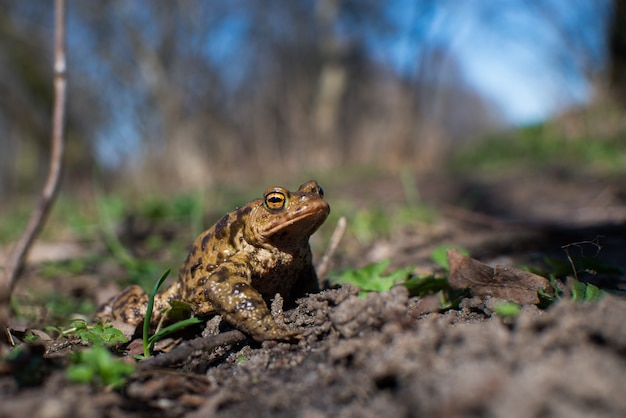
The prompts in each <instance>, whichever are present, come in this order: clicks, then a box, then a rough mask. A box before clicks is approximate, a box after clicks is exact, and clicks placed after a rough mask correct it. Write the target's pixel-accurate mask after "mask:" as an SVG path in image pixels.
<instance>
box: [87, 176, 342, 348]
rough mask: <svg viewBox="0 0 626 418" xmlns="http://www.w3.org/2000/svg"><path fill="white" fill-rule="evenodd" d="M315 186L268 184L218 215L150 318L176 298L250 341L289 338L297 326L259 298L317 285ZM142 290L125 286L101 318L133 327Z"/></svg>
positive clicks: (322, 213)
mask: <svg viewBox="0 0 626 418" xmlns="http://www.w3.org/2000/svg"><path fill="white" fill-rule="evenodd" d="M323 196H324V194H323V191H322V188H321V187H320V186H319V185H318V184H317V182H316V181H314V180H312V181H309V182H307V183H304V184H303V185H301V186H300V188H299V189H298V191H297V192H293V193H291V192H289V191H288V190H287V189H285V188H283V187H271V188H269V189H267V190H266V191H265V193H264V194H263V198H261V199H256V200H254V201H252V202H250V203H248V204H246V205H245V206H242V207H240V208H238V209H236V210H234V211H232V212H230V213H228V214H227V215H226V216H224V217H223V218H222V219H220V220H219V221H218V222H217V223H216V224H215V225H214V226H213V227H211V228H210V229H208V230H206V231H204V232H203V233H202V234H200V236H199V237H198V238H197V239H196V241H195V242H194V243H193V245H192V247H191V251H190V253H189V255H188V256H187V259H186V260H185V262H184V263H183V265H182V266H181V269H180V273H179V278H178V280H177V281H176V282H175V283H173V284H172V285H171V286H170V287H169V288H168V289H166V290H164V291H163V292H160V293H159V294H157V296H156V298H155V303H154V313H153V317H152V323H153V324H154V323H156V322H157V321H158V320H159V319H160V316H161V315H162V312H163V311H165V310H166V309H167V308H168V307H169V302H170V301H182V302H185V303H187V304H189V305H190V306H191V309H192V310H193V312H194V313H195V314H196V315H199V316H203V315H207V314H211V313H217V314H220V315H222V316H223V317H224V318H225V319H226V320H227V321H228V322H229V323H230V324H231V325H233V326H235V327H236V328H238V329H239V330H241V331H243V332H245V333H246V334H249V335H250V336H252V337H253V338H254V339H255V340H257V341H264V340H288V339H291V338H294V337H296V336H297V335H298V334H299V333H298V332H297V331H288V330H284V329H282V328H280V327H279V326H278V325H277V324H276V322H275V321H274V318H273V317H272V315H271V314H270V311H269V309H268V307H267V304H266V302H267V301H268V300H269V298H271V297H273V296H274V295H275V294H276V293H281V295H284V296H290V297H297V296H301V295H304V294H305V293H307V292H312V291H315V290H319V287H318V282H317V276H316V274H315V269H314V268H313V264H312V259H311V250H310V248H309V237H310V236H311V235H312V234H313V233H314V232H315V231H316V230H317V229H318V228H319V226H320V225H322V223H324V221H325V220H326V217H327V216H328V214H329V212H330V207H329V205H328V203H327V202H326V201H325V200H324V199H323ZM147 304H148V295H147V294H146V293H145V292H144V291H143V289H141V288H140V287H139V286H136V285H135V286H131V287H129V288H127V289H125V290H124V291H123V292H122V293H121V294H120V295H119V296H117V297H116V298H114V299H113V300H112V301H110V302H109V303H108V304H107V305H105V306H104V307H103V309H102V310H101V312H100V314H99V315H98V316H99V317H100V318H102V319H115V320H120V321H123V322H126V323H129V324H132V325H137V324H139V323H141V322H142V321H143V318H144V317H145V313H146V307H147Z"/></svg>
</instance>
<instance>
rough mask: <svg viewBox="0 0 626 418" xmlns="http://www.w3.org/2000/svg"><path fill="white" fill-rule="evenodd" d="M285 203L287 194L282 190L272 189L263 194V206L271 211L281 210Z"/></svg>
mask: <svg viewBox="0 0 626 418" xmlns="http://www.w3.org/2000/svg"><path fill="white" fill-rule="evenodd" d="M286 203H287V196H286V195H285V193H283V192H278V191H273V192H269V193H267V194H266V195H265V207H266V208H268V209H269V210H271V211H276V210H281V209H283V208H284V207H285V204H286Z"/></svg>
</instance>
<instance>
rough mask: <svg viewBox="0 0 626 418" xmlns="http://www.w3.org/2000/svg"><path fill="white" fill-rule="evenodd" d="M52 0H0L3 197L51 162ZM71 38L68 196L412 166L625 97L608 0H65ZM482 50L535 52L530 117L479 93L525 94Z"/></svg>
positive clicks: (36, 181) (623, 58)
mask: <svg viewBox="0 0 626 418" xmlns="http://www.w3.org/2000/svg"><path fill="white" fill-rule="evenodd" d="M52 7H53V4H52V2H42V1H30V0H20V1H14V0H0V10H1V13H0V201H2V202H3V204H2V206H6V205H7V203H8V202H11V201H12V199H13V198H15V197H17V196H20V195H22V196H23V195H31V196H32V194H33V193H36V192H38V191H39V189H40V188H41V185H42V184H43V181H44V178H45V174H46V172H47V167H48V158H49V156H48V153H49V137H50V125H51V120H50V119H51V104H52V95H53V90H52V68H51V67H52V64H51V63H52V34H53V25H52V22H53V11H52ZM468 22H469V23H468ZM476 28H479V29H480V31H481V33H482V34H483V37H482V38H473V39H482V41H481V42H478V41H476V42H474V41H473V42H472V43H468V42H465V41H464V39H465V38H464V37H466V36H468V32H471V31H472V30H476ZM67 45H68V66H69V74H68V87H69V90H68V93H69V94H68V103H69V109H68V134H67V137H68V144H67V155H66V163H67V166H66V171H65V177H64V183H63V186H62V188H63V190H64V192H65V193H67V191H68V190H71V191H73V192H76V193H79V194H80V192H81V191H88V190H89V189H90V187H91V182H92V180H93V179H94V176H96V174H95V171H94V167H98V170H97V171H98V174H97V175H98V176H99V177H100V178H104V179H106V183H107V186H115V185H118V186H123V187H125V188H127V189H129V190H131V191H138V190H139V191H152V192H156V191H158V192H161V193H172V192H179V191H185V190H194V189H199V188H208V187H211V186H214V185H220V184H241V183H244V184H246V183H253V184H255V185H256V184H259V183H260V182H263V181H270V180H272V181H274V180H279V181H281V182H282V183H284V184H285V185H286V186H288V187H295V186H297V184H299V182H300V181H301V180H306V179H307V178H308V177H317V176H319V175H320V173H323V172H332V171H333V170H337V169H338V168H342V169H343V170H345V169H346V167H348V168H349V167H364V166H365V167H377V168H379V169H382V170H388V171H389V172H398V171H399V170H400V169H408V170H411V171H412V172H416V173H420V172H425V171H429V170H433V169H436V168H437V167H440V166H442V164H444V163H445V161H446V160H447V159H448V158H449V157H450V156H451V155H452V154H453V153H454V151H455V150H457V149H459V148H461V147H465V146H467V145H468V144H471V143H472V141H475V140H477V138H481V137H484V136H485V135H486V134H488V133H490V132H494V131H502V130H506V129H511V128H514V127H516V126H519V125H523V124H527V123H535V122H541V120H540V119H541V118H542V117H545V118H548V117H553V116H555V115H558V114H564V113H566V112H567V111H568V110H569V109H571V108H575V107H580V106H584V105H589V104H590V103H597V102H602V103H611V104H612V105H611V106H612V107H611V109H620V107H619V106H621V105H624V104H625V103H626V2H624V1H620V0H613V1H610V0H600V1H597V0H586V1H577V2H571V1H566V0H530V1H529V0H508V1H503V2H492V1H486V0H482V1H481V0H475V1H469V2H462V5H461V2H458V1H432V0H392V1H385V2H383V1H377V0H360V1H356V0H292V1H278V0H265V1H250V0H235V1H201V0H195V1H194V0H185V1H138V0H130V1H129V0H108V1H85V0H82V1H81V0H70V1H68V39H67ZM485 48H491V50H494V49H496V50H497V48H501V50H500V56H501V58H502V61H505V60H507V59H510V58H511V56H513V55H515V54H525V55H527V56H531V57H535V61H529V62H537V61H539V62H542V63H543V64H542V65H543V66H542V67H539V66H537V67H532V65H530V66H529V67H528V68H520V70H521V71H523V72H525V73H526V75H527V77H530V78H536V79H537V80H542V79H543V82H544V85H549V86H550V88H548V89H544V91H541V92H539V93H536V94H534V95H535V96H536V97H531V100H535V101H539V102H545V103H543V104H544V105H545V109H544V110H545V111H544V112H543V114H540V115H539V116H537V117H535V120H523V119H522V120H519V119H516V118H515V116H514V115H512V114H510V113H509V112H507V110H506V108H505V106H503V104H502V101H501V99H498V97H496V96H494V95H493V94H490V93H489V92H488V91H486V90H485V89H482V90H481V88H480V86H479V84H480V83H477V82H476V80H477V79H478V80H482V81H481V82H482V84H483V85H484V84H487V85H489V84H490V83H491V84H492V85H495V86H497V88H498V89H500V90H502V91H504V90H507V89H509V88H510V89H511V91H512V92H520V93H519V101H523V100H528V95H529V94H530V95H531V96H532V95H533V93H532V92H537V88H536V87H535V90H532V89H530V87H531V86H529V87H528V89H526V88H525V86H524V85H520V84H521V83H520V82H519V81H518V80H507V79H504V80H502V79H501V77H498V76H497V75H494V74H492V73H490V71H489V69H490V68H496V67H498V60H497V59H496V60H495V61H494V62H488V61H485V60H482V59H481V58H480V57H482V55H481V54H482V51H483V50H484V49H485ZM468 56H469V57H475V60H474V61H473V65H474V68H481V70H478V73H481V74H478V75H477V74H476V71H474V74H473V75H471V76H470V74H469V70H468V68H469V64H468V62H472V61H471V60H469V61H468V58H467V57H468ZM479 64H481V65H482V67H481V66H478V67H477V65H479ZM545 68H548V69H549V70H548V72H547V73H546V70H545ZM477 77H478V78H477ZM481 77H482V78H481ZM511 94H513V99H511V98H510V97H511ZM511 94H509V96H508V97H509V98H508V99H507V100H509V101H511V100H513V101H515V100H516V99H515V97H514V95H515V93H511ZM620 104H621V105H620ZM613 105H615V107H613ZM617 112H622V111H621V110H617ZM619 114H620V115H622V113H619ZM531 119H532V118H531ZM617 119H619V117H618V118H617ZM599 123H600V124H602V122H599ZM587 128H588V127H587V126H586V125H585V124H584V123H583V124H582V125H581V124H580V123H578V124H575V126H574V128H573V129H574V131H573V133H572V135H576V136H579V137H580V136H585V135H587V133H586V132H585V129H587ZM568 132H569V131H568ZM568 132H566V133H568ZM294 177H296V178H297V180H293V179H294Z"/></svg>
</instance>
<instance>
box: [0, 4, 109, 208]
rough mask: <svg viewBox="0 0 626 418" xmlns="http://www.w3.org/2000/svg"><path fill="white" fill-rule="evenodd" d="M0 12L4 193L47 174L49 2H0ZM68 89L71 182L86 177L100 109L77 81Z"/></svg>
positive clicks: (0, 186) (28, 186) (35, 184)
mask: <svg viewBox="0 0 626 418" xmlns="http://www.w3.org/2000/svg"><path fill="white" fill-rule="evenodd" d="M0 10H2V11H3V12H2V13H0V180H1V181H0V196H3V195H4V196H6V195H10V194H13V193H16V192H32V191H34V190H38V189H39V188H40V186H41V184H43V181H44V177H45V173H46V172H47V162H48V159H49V158H48V153H49V147H50V135H51V120H50V115H51V108H52V99H53V97H52V90H53V86H52V53H51V51H52V38H51V36H50V34H51V33H52V19H53V3H45V4H39V3H33V2H13V1H10V0H2V1H0ZM69 88H70V100H69V103H68V106H69V107H68V115H67V116H68V129H67V135H68V142H67V153H66V159H67V163H68V164H67V167H68V170H67V172H66V175H67V177H68V178H69V179H70V181H73V184H74V185H77V184H79V183H81V182H82V181H83V180H84V179H85V178H89V176H90V175H91V169H92V167H93V162H94V160H95V154H94V152H93V148H92V146H93V143H92V142H91V141H90V140H89V138H90V137H92V136H93V135H94V133H95V132H97V130H98V129H99V128H100V123H101V122H102V119H103V117H104V109H103V107H102V105H101V104H100V103H99V101H98V99H97V98H98V95H97V94H96V91H94V90H93V88H90V86H89V85H85V84H84V83H82V82H81V81H80V79H77V78H73V79H71V80H70V81H69ZM87 112H88V113H87ZM85 174H86V176H85Z"/></svg>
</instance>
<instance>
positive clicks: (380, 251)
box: [0, 175, 626, 418]
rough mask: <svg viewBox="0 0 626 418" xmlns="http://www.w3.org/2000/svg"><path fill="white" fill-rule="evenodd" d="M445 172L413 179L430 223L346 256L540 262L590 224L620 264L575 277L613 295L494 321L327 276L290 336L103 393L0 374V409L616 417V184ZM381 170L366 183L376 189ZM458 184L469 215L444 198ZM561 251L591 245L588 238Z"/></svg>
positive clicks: (53, 379) (486, 311)
mask: <svg viewBox="0 0 626 418" xmlns="http://www.w3.org/2000/svg"><path fill="white" fill-rule="evenodd" d="M389 181H390V180H389ZM445 181H446V180H445V179H425V180H424V182H425V184H424V185H423V186H422V188H421V190H422V191H423V192H422V196H421V197H422V198H423V199H424V200H426V201H428V202H432V203H433V204H435V205H438V207H439V208H441V211H442V213H444V216H443V217H442V220H441V221H439V222H437V223H435V224H433V225H428V226H420V227H407V228H405V229H402V230H400V231H397V232H396V233H394V234H393V235H392V236H391V237H388V238H386V239H380V240H377V241H376V242H375V243H373V244H372V246H371V248H369V249H368V251H367V252H366V254H361V255H360V257H359V259H361V260H373V259H381V258H384V257H386V256H391V258H392V263H393V265H394V266H407V265H417V266H420V268H428V266H429V265H430V264H432V262H431V261H430V260H429V255H430V253H431V252H432V248H434V246H436V245H438V244H441V243H451V244H455V245H458V246H461V247H465V248H467V249H469V250H470V252H471V253H472V256H473V257H475V258H477V259H479V260H481V261H483V262H486V263H490V264H505V265H521V264H527V263H529V264H533V263H537V264H541V260H542V259H543V258H544V257H545V256H557V257H561V258H563V259H565V253H564V250H563V248H562V246H564V245H567V244H572V243H577V242H583V241H593V240H595V239H596V238H597V237H598V236H601V237H600V238H598V239H599V242H600V244H601V245H602V249H601V251H600V252H599V253H598V254H597V257H598V258H599V259H601V260H603V261H605V262H607V263H612V264H613V265H617V266H621V268H622V271H617V272H615V273H613V274H597V273H596V272H593V271H586V272H581V273H580V274H581V277H580V278H581V279H583V280H586V281H591V282H595V283H597V284H599V285H601V286H602V287H604V288H607V289H611V290H613V291H614V293H616V294H618V295H609V296H607V297H604V298H603V299H601V300H600V301H597V302H587V303H580V302H571V301H568V300H561V301H559V302H558V303H556V304H554V305H553V306H551V307H550V308H549V309H547V310H541V309H539V308H537V307H536V306H534V305H528V306H524V307H523V309H522V312H521V313H520V314H519V315H518V316H517V317H515V318H506V319H503V318H502V317H499V316H497V315H495V314H494V308H495V306H496V304H497V303H498V301H497V300H495V299H493V298H490V297H484V298H478V297H467V298H466V299H464V300H463V301H462V302H461V305H460V308H459V309H456V310H448V311H445V312H437V311H433V305H432V302H433V301H432V300H431V299H429V298H416V297H409V295H408V292H407V290H406V289H405V288H403V287H397V288H394V289H393V290H392V291H390V292H385V293H372V294H369V295H368V296H367V297H366V298H358V297H357V296H356V294H357V290H356V289H355V288H352V287H351V286H343V287H339V288H334V289H327V290H324V291H322V292H321V293H319V294H314V295H310V296H308V297H307V298H304V299H302V300H300V301H298V305H297V307H296V308H295V309H292V310H287V311H285V312H284V321H285V323H287V324H289V326H297V327H301V328H302V329H304V330H306V331H305V339H303V340H302V341H300V342H298V343H296V344H288V343H276V342H265V343H263V344H256V343H254V342H251V341H250V340H246V341H244V342H239V343H237V344H232V345H226V346H220V347H218V348H216V349H215V350H211V351H197V352H194V353H193V354H191V355H189V356H188V357H186V358H185V360H184V361H182V362H180V363H179V364H175V365H172V367H168V368H153V367H146V368H139V369H138V370H137V372H136V373H135V374H134V375H132V376H131V378H130V379H129V381H128V382H127V384H126V385H125V386H124V387H123V388H122V389H120V390H117V391H104V390H101V389H97V388H94V387H91V386H88V385H79V384H74V383H70V382H68V381H67V380H66V378H65V377H64V374H63V372H62V371H61V370H57V371H54V372H52V373H51V375H50V376H48V377H47V378H46V379H44V381H43V384H41V385H39V386H34V387H20V386H18V384H17V383H16V381H15V379H14V378H13V376H11V375H4V376H0V405H1V406H0V417H16V416H30V417H73V416H80V417H86V416H93V417H139V416H148V415H150V416H168V417H169V416H185V417H207V416H217V417H221V416H223V417H230V416H238V417H248V416H249V417H253V416H254V417H259V416H261V417H283V416H284V417H292V416H298V417H307V418H308V417H310V418H316V417H326V416H333V417H370V416H371V417H379V416H394V417H396V416H397V417H403V416H404V417H413V416H415V417H419V416H431V417H501V416H508V417H519V418H523V417H568V418H569V417H590V416H594V417H621V416H626V397H625V396H624V388H625V387H626V300H625V299H624V298H623V296H620V295H619V294H620V293H621V292H623V291H624V290H626V286H624V284H625V283H626V277H625V276H624V273H623V268H624V266H625V260H626V257H625V256H626V210H625V208H626V190H625V189H624V186H623V185H622V184H621V183H620V182H619V181H617V180H615V181H609V180H606V179H602V180H597V179H593V180H591V179H571V178H560V177H559V176H549V177H545V176H542V175H537V176H534V177H532V176H530V177H526V178H525V179H524V180H521V179H516V178H499V179H478V180H475V182H467V183H466V184H463V185H460V186H459V185H458V184H457V185H456V186H455V187H452V186H451V185H449V184H446V183H445ZM386 182H387V180H385V181H382V182H381V184H379V185H378V186H380V187H377V186H375V185H371V186H370V187H371V188H370V189H369V191H368V192H367V193H372V190H385V192H386V193H389V191H390V190H393V189H394V188H393V187H392V186H393V184H387V183H386ZM513 184H515V187H512V185H513ZM387 186H390V187H387ZM396 188H397V187H396ZM444 191H445V192H444ZM327 192H328V190H327ZM468 196H473V197H474V198H476V199H478V200H479V202H480V204H479V205H476V207H475V209H476V210H477V211H479V212H480V213H481V215H477V212H474V211H466V210H459V209H458V208H455V207H453V206H452V205H450V202H455V201H459V200H462V199H465V198H467V197H468ZM574 250H575V251H585V252H586V253H587V254H588V255H591V256H594V257H596V250H597V248H596V247H595V246H593V245H590V244H583V245H580V246H579V245H576V246H573V247H572V251H574ZM338 262H339V263H342V264H345V265H350V264H352V263H354V264H357V262H356V258H353V259H349V258H347V259H343V260H339V261H338ZM27 283H28V282H25V284H24V285H25V286H27V285H28V284H27ZM213 325H215V324H213Z"/></svg>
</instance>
